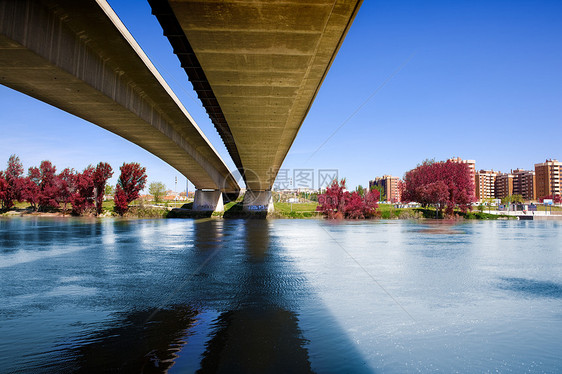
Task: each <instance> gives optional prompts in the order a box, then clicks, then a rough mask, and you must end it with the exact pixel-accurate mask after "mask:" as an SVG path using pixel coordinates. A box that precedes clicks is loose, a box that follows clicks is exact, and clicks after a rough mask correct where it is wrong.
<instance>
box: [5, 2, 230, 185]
mask: <svg viewBox="0 0 562 374" xmlns="http://www.w3.org/2000/svg"><path fill="white" fill-rule="evenodd" d="M99 3H100V5H98V4H97V3H96V2H95V1H75V0H56V1H55V0H52V1H50V0H44V1H31V0H2V1H0V83H1V84H3V85H6V86H8V87H11V88H13V89H15V90H17V91H20V92H23V93H25V94H27V95H29V96H32V97H35V98H37V99H39V100H41V101H44V102H46V103H49V104H51V105H54V106H56V107H58V108H60V109H62V110H65V111H67V112H69V113H71V114H74V115H76V116H78V117H81V118H83V119H85V120H87V121H90V122H92V123H94V124H96V125H98V126H100V127H102V128H104V129H106V130H109V131H111V132H113V133H115V134H117V135H120V136H122V137H123V138H125V139H127V140H129V141H131V142H133V143H135V144H137V145H139V146H141V147H142V148H144V149H146V150H147V151H149V152H151V153H153V154H154V155H156V156H158V157H159V158H161V159H162V160H164V161H166V162H167V163H168V164H170V165H171V166H172V167H174V168H176V169H177V170H178V171H179V172H180V173H182V174H183V175H185V176H186V177H187V178H188V179H189V180H190V181H191V182H193V184H194V185H195V186H196V188H199V189H213V190H220V191H222V192H228V193H234V194H236V193H237V192H238V191H239V186H238V184H237V183H236V181H235V180H234V179H233V178H232V176H231V175H230V172H229V170H228V168H227V166H226V165H225V164H224V162H223V160H222V159H221V158H220V156H218V154H217V152H216V151H215V149H214V148H213V147H212V146H211V145H210V143H209V142H208V140H207V139H206V138H205V136H204V135H203V134H202V132H201V130H200V129H199V128H198V127H197V125H196V124H195V123H194V121H193V120H192V118H191V117H190V116H189V114H188V113H187V111H186V110H185V108H184V107H183V106H182V104H181V103H180V102H179V100H178V99H177V97H176V96H175V95H174V94H173V93H172V91H171V89H170V88H169V87H168V85H167V84H166V83H165V82H164V80H163V79H162V77H161V76H160V75H159V73H158V72H157V71H156V69H155V68H154V66H153V65H152V64H151V63H150V61H149V60H148V58H147V57H146V55H145V54H144V52H142V50H141V49H140V47H139V46H138V45H137V44H136V42H135V41H134V40H133V38H132V36H131V35H130V34H129V33H128V31H127V30H126V28H125V27H124V26H123V24H122V23H121V22H120V21H119V19H118V18H117V16H116V15H115V13H113V11H112V10H111V8H110V7H109V5H107V3H105V2H103V1H99ZM84 141H85V142H86V141H87V139H84Z"/></svg>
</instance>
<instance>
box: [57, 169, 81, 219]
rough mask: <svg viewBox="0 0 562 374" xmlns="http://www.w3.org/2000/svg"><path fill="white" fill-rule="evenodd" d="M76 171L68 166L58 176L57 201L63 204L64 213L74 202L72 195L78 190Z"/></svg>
mask: <svg viewBox="0 0 562 374" xmlns="http://www.w3.org/2000/svg"><path fill="white" fill-rule="evenodd" d="M76 176H77V174H76V171H75V170H74V169H71V168H66V169H64V170H63V171H61V172H60V174H59V175H58V177H57V187H58V193H57V201H58V203H59V204H62V206H63V208H62V214H63V215H64V214H66V211H67V209H66V207H67V205H68V204H69V203H71V202H72V195H73V194H74V193H75V192H76Z"/></svg>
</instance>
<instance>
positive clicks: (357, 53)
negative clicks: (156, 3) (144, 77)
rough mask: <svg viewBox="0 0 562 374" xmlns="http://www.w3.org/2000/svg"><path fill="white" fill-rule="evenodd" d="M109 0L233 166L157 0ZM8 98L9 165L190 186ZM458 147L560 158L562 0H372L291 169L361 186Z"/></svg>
mask: <svg viewBox="0 0 562 374" xmlns="http://www.w3.org/2000/svg"><path fill="white" fill-rule="evenodd" d="M110 4H111V5H112V6H113V7H114V9H115V11H116V12H117V14H118V15H119V16H120V17H121V19H122V20H123V22H124V23H125V25H126V26H127V27H128V28H129V30H130V31H131V33H132V34H133V36H134V37H135V38H136V39H137V41H138V42H139V44H140V45H141V47H142V48H143V49H144V50H145V52H146V53H147V54H148V55H149V57H150V58H151V59H152V61H153V62H154V63H155V65H156V67H157V68H158V69H159V70H160V72H161V73H162V75H163V76H164V78H165V79H166V80H167V81H168V83H169V84H170V85H171V87H172V88H173V89H174V91H175V92H176V94H177V95H178V96H179V97H180V99H181V100H182V102H183V103H184V105H185V106H186V108H187V109H188V110H189V112H190V113H191V115H192V116H193V117H194V119H195V120H196V121H197V123H198V124H199V126H200V127H201V128H202V129H203V131H204V133H205V134H206V135H207V137H208V138H209V140H210V141H211V143H212V144H213V145H214V146H215V148H216V149H217V150H218V151H219V153H220V154H221V156H222V157H223V158H224V159H225V160H227V163H228V165H229V167H230V168H231V169H234V165H233V163H232V161H231V160H230V157H229V156H228V153H227V151H226V149H225V148H224V146H223V144H222V141H220V138H219V136H218V134H217V132H216V130H215V129H214V127H213V125H212V124H211V122H210V120H209V119H208V117H207V115H206V113H205V111H204V110H203V108H202V106H201V104H200V103H199V101H198V100H197V99H196V97H197V96H196V95H195V94H194V92H193V91H192V89H191V85H190V84H189V82H188V80H187V77H186V75H185V73H184V71H183V70H182V69H181V68H180V67H179V62H178V60H177V58H176V57H175V56H174V55H173V54H172V51H171V47H170V46H169V43H168V41H167V39H166V38H165V37H163V36H162V30H161V28H160V26H159V24H158V22H157V20H156V18H155V17H154V16H152V15H151V14H150V8H149V6H148V4H146V3H145V2H143V1H126V0H110ZM400 67H402V68H401V69H399V68H400ZM389 77H392V78H391V79H389ZM385 81H386V84H384V82H385ZM383 84H384V85H383ZM381 85H383V86H382V88H381ZM373 94H374V95H373ZM369 97H371V98H370V99H369ZM0 98H1V100H0V133H1V136H0V169H5V162H6V161H7V159H8V157H9V155H10V154H12V153H16V154H17V155H19V156H20V158H21V159H22V161H23V163H24V166H25V168H26V169H27V168H28V167H29V166H33V165H38V164H39V163H40V161H41V160H44V159H48V160H51V161H52V162H53V163H54V164H55V165H57V167H58V168H59V170H62V168H64V167H74V168H76V169H79V170H82V169H83V168H84V167H86V166H87V165H88V164H89V163H97V162H99V161H106V162H109V163H110V164H111V165H112V166H113V167H114V169H116V170H117V169H118V167H119V166H120V165H121V164H122V163H123V162H125V161H126V162H130V161H137V162H140V163H141V164H142V165H144V166H146V167H147V172H148V176H149V182H150V181H162V182H164V183H165V184H166V185H167V186H168V187H169V188H171V189H173V188H174V177H175V176H177V177H178V190H184V189H185V178H184V177H183V176H181V175H180V174H179V173H178V172H177V171H175V170H174V169H173V168H171V167H169V166H168V165H166V164H165V163H164V162H162V161H161V160H159V159H158V158H156V157H154V156H152V155H151V154H149V153H148V152H146V151H144V150H142V149H140V148H139V147H137V146H135V145H133V144H131V143H129V142H128V141H126V140H123V139H121V138H119V137H117V136H115V135H113V134H111V133H109V132H107V131H105V130H102V129H101V128H98V127H97V126H95V125H93V124H90V123H88V122H85V121H83V120H80V119H78V118H76V117H73V116H71V115H69V114H66V113H64V112H62V111H60V110H58V109H56V108H53V107H50V106H48V105H46V104H43V103H41V102H39V101H37V100H35V99H31V98H29V97H26V96H25V95H22V94H20V93H17V92H14V91H12V90H10V89H8V88H6V87H3V86H0ZM354 113H356V114H355V115H354V116H353V117H351V119H350V120H349V121H348V122H347V123H345V125H343V127H341V126H342V124H343V123H344V121H346V119H348V118H349V117H350V116H352V115H353V114H354ZM338 128H340V129H339V130H338V131H337V132H336V133H335V135H334V136H333V137H332V138H331V139H330V140H329V141H328V142H326V143H325V144H324V145H323V146H321V145H322V144H323V143H324V142H325V141H326V139H328V138H329V137H330V136H331V135H332V134H333V133H334V131H336V130H337V129H338ZM320 146H321V147H320ZM319 147H320V148H319ZM317 149H318V151H317V152H316V153H314V152H315V151H316V150H317ZM313 153H314V155H313ZM312 155H313V156H312ZM311 156H312V158H311ZM451 156H460V157H462V158H469V159H475V160H476V167H477V168H478V169H481V168H484V169H489V168H494V169H496V170H502V171H506V170H509V169H515V168H526V169H532V168H533V165H534V163H538V162H542V161H544V159H545V158H557V159H559V160H562V2H561V1H559V0H552V1H476V2H475V1H423V2H420V1H399V0H398V1H397V0H394V1H374V0H365V1H364V4H363V6H362V7H361V9H360V11H359V14H358V16H357V18H356V20H355V22H354V24H353V26H352V27H351V30H350V32H349V34H348V36H347V38H346V40H345V42H344V44H343V46H342V48H341V49H340V52H339V54H338V56H337V58H336V60H335V62H334V64H333V65H332V68H331V70H330V72H329V74H328V76H327V78H326V80H325V81H324V84H323V86H322V88H321V90H320V93H319V95H318V96H317V98H316V101H315V102H314V105H313V106H312V109H311V111H310V113H309V115H308V117H307V118H306V120H305V122H304V124H303V126H302V128H301V130H300V132H299V134H298V136H297V139H296V141H295V143H294V145H293V148H292V149H291V151H290V152H289V155H288V157H287V159H286V160H285V163H284V165H283V167H284V168H287V169H291V170H293V169H298V168H307V169H316V170H317V169H338V170H339V175H340V177H347V179H348V186H350V187H353V186H356V185H358V184H362V185H366V184H367V183H368V181H369V179H373V178H374V177H376V176H380V175H383V174H392V175H396V176H402V175H403V174H404V172H405V171H407V170H409V169H411V168H413V167H415V166H416V164H417V163H419V162H421V161H422V160H424V159H426V158H436V159H438V160H441V159H446V158H448V157H451ZM117 171H118V170H117ZM116 174H117V173H116ZM115 180H116V176H115V177H114V178H113V179H112V182H113V183H114V182H115ZM190 189H191V190H192V189H193V186H192V185H190Z"/></svg>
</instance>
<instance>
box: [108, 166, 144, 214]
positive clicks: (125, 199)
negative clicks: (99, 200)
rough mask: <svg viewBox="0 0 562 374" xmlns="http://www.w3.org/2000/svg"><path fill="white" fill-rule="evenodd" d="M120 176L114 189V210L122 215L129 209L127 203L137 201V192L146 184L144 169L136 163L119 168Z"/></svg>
mask: <svg viewBox="0 0 562 374" xmlns="http://www.w3.org/2000/svg"><path fill="white" fill-rule="evenodd" d="M119 169H120V170H121V175H120V176H119V179H118V180H117V187H116V188H115V199H114V201H115V210H116V211H117V212H118V213H119V214H121V215H123V214H124V213H126V212H127V210H128V209H129V203H130V202H131V201H133V200H135V199H138V197H139V192H140V191H141V190H142V189H143V188H144V186H145V184H146V168H143V167H141V166H140V164H138V163H136V162H131V163H129V164H127V163H124V164H123V166H121V167H120V168H119Z"/></svg>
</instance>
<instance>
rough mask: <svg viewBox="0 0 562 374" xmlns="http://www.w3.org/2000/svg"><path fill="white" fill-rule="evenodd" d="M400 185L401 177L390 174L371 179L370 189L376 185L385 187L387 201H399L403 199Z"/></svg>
mask: <svg viewBox="0 0 562 374" xmlns="http://www.w3.org/2000/svg"><path fill="white" fill-rule="evenodd" d="M399 185H400V178H398V177H393V176H390V175H383V176H382V177H380V178H379V177H377V178H375V179H374V180H372V181H369V190H370V189H371V188H373V187H374V186H380V187H382V188H383V191H384V192H383V193H384V196H385V201H388V202H391V203H398V202H400V201H402V199H401V195H400V188H399Z"/></svg>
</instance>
